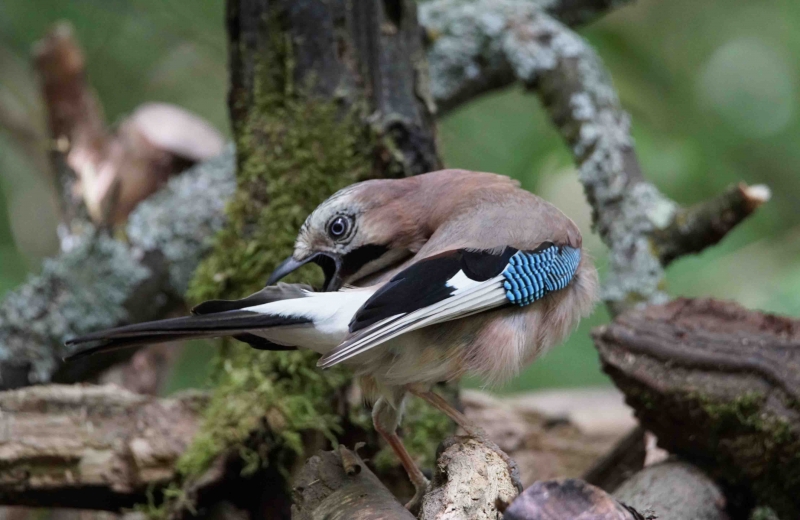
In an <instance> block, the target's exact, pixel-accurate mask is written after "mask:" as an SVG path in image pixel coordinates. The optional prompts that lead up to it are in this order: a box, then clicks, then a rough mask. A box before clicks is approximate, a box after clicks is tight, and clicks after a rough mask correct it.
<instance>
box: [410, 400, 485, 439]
mask: <svg viewBox="0 0 800 520" xmlns="http://www.w3.org/2000/svg"><path fill="white" fill-rule="evenodd" d="M408 391H409V392H411V393H412V394H414V395H416V396H417V397H419V398H420V399H422V400H423V401H425V402H426V403H428V404H429V405H431V406H433V407H434V408H436V409H437V410H439V411H440V412H442V413H443V414H445V415H446V416H448V417H449V418H451V419H453V421H454V422H455V423H456V424H457V425H459V426H461V429H463V430H464V431H465V432H467V435H469V436H470V437H475V438H476V439H478V440H481V441H483V440H484V439H485V438H486V434H485V433H484V432H483V430H481V429H480V428H478V427H477V426H475V425H474V424H472V422H471V421H470V420H469V419H467V416H466V415H464V414H463V413H461V412H460V411H458V410H456V409H455V408H453V405H451V404H450V403H448V402H447V399H445V398H444V397H442V396H440V395H439V394H437V393H435V392H434V391H433V390H425V391H421V390H417V389H415V388H413V387H410V388H409V389H408Z"/></svg>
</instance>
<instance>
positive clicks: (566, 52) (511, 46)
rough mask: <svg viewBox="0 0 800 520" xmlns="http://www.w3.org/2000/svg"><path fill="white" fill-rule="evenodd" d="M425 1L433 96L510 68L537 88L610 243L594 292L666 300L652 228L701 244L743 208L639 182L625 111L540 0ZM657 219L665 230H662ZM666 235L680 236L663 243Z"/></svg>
mask: <svg viewBox="0 0 800 520" xmlns="http://www.w3.org/2000/svg"><path fill="white" fill-rule="evenodd" d="M424 5H425V8H424V10H423V11H422V14H421V18H422V21H423V23H424V24H425V26H426V27H427V28H428V30H429V31H430V32H431V33H432V35H433V36H432V43H431V46H430V49H429V51H428V61H429V67H430V71H431V78H432V87H431V89H432V92H433V95H434V99H435V100H436V101H437V103H441V104H442V105H444V106H445V107H447V106H450V105H452V104H454V103H457V102H461V101H463V100H464V99H466V98H468V97H470V96H472V95H475V94H476V93H479V92H482V91H483V90H485V87H486V86H487V85H490V84H492V83H493V82H494V81H495V79H496V78H497V77H498V74H500V75H507V74H508V71H509V70H510V71H511V73H512V74H513V77H514V78H516V80H517V81H519V82H522V83H523V84H525V85H526V86H528V87H529V88H531V89H533V90H535V91H536V92H537V93H538V94H539V96H540V97H541V99H542V102H543V104H544V106H545V108H546V110H547V111H548V113H549V114H550V117H551V119H552V121H553V123H554V124H555V126H556V128H557V129H558V130H559V132H560V133H561V134H562V136H563V137H564V139H565V140H566V142H567V144H568V145H569V146H570V149H571V150H572V153H573V156H574V159H575V162H576V164H577V165H578V169H579V177H580V180H581V183H582V184H583V186H584V190H585V192H586V196H587V199H588V201H589V203H590V204H591V206H592V208H593V217H594V218H593V220H594V226H595V229H596V231H597V232H598V234H599V235H600V237H601V238H602V240H603V242H604V243H605V244H606V246H607V247H608V249H609V267H610V269H609V273H608V277H607V279H606V282H605V284H604V287H603V299H604V300H605V301H606V302H607V304H608V305H609V307H610V308H611V310H612V312H613V313H617V312H620V311H622V310H624V309H626V308H629V307H631V306H635V305H637V304H639V303H663V302H665V301H666V300H667V295H666V293H665V291H664V285H665V283H664V266H663V263H662V257H660V256H659V255H658V254H655V253H654V250H655V249H656V248H657V246H656V245H655V244H654V241H655V236H656V235H659V236H660V237H661V240H662V241H661V242H660V243H659V246H660V247H661V249H662V250H664V251H672V253H670V254H673V253H676V252H678V250H680V252H681V253H688V252H694V251H698V250H700V249H702V247H705V246H708V245H710V243H700V241H698V237H702V240H712V241H718V240H719V239H720V238H721V236H722V234H724V233H725V232H727V231H728V230H730V229H731V228H732V227H733V226H734V225H735V224H736V223H738V222H739V221H740V220H741V219H743V218H744V217H746V216H747V214H749V212H746V211H732V212H730V213H728V214H726V216H724V217H720V218H716V219H714V218H710V217H709V216H708V211H707V210H708V209H710V208H714V207H715V204H716V203H715V204H710V205H706V206H704V210H703V211H702V212H700V214H703V215H705V216H702V217H701V216H699V215H700V214H699V213H698V212H697V211H690V210H681V209H680V207H679V206H678V204H677V203H675V202H673V201H672V200H670V199H668V198H667V197H665V196H664V195H663V194H662V193H661V192H660V191H659V190H658V189H657V188H656V187H655V186H654V185H653V184H651V183H649V182H646V181H645V180H644V178H643V177H642V174H641V170H640V166H639V161H638V159H637V157H636V153H635V150H634V148H633V140H632V138H631V136H630V118H629V116H628V115H627V114H626V113H625V112H624V111H623V110H622V108H621V106H620V102H619V99H618V97H617V93H616V91H615V89H614V87H613V85H612V82H611V78H610V77H609V75H608V73H607V71H606V70H605V67H604V66H603V64H602V62H601V60H600V58H599V57H598V56H597V54H596V53H595V52H594V50H593V49H592V48H591V47H590V46H589V44H588V43H587V42H586V41H585V40H583V39H582V38H581V37H580V36H578V35H577V34H576V33H575V32H573V31H572V30H571V29H569V28H568V27H567V26H566V25H564V24H563V23H561V22H559V21H557V20H555V19H554V18H553V17H551V16H549V15H548V14H547V13H546V12H545V11H543V10H542V9H541V7H540V6H539V5H537V4H534V3H531V2H528V1H526V0H499V1H498V0H474V1H471V2H461V1H458V0H440V1H435V2H430V3H426V4H424ZM498 71H500V73H498ZM745 191H747V190H745ZM751 191H752V189H751ZM760 191H761V190H760V189H759V190H756V193H755V195H756V196H758V195H759V193H758V192H760ZM716 207H717V208H719V206H718V205H717V206H716ZM724 209H726V210H729V209H730V205H729V206H728V207H727V208H724ZM687 211H689V213H687ZM687 214H688V215H691V216H692V222H693V225H692V226H688V227H687V226H684V225H683V224H682V222H683V219H684V217H686V215H687ZM720 221H724V222H725V224H724V225H719V222H720ZM665 229H669V230H671V231H670V232H669V233H666V234H665V233H661V231H662V230H665ZM667 237H669V238H670V240H671V241H673V242H675V243H676V244H681V245H678V246H673V245H672V244H665V243H664V240H666V239H667ZM689 242H691V243H692V246H691V247H688V246H687V245H686V244H687V243H689ZM712 243H713V242H712Z"/></svg>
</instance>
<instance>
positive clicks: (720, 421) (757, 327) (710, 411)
mask: <svg viewBox="0 0 800 520" xmlns="http://www.w3.org/2000/svg"><path fill="white" fill-rule="evenodd" d="M594 340H595V344H596V346H597V348H598V350H599V352H600V357H601V360H602V362H603V367H604V369H605V370H606V372H607V373H608V374H609V375H610V376H611V377H612V378H613V379H614V382H615V383H616V384H617V386H618V387H619V388H620V389H621V390H622V391H623V392H624V393H625V395H626V396H627V401H628V403H629V404H630V405H631V406H632V407H633V408H634V409H635V410H636V415H637V417H638V418H639V420H640V421H641V422H642V425H643V426H644V427H645V428H646V429H648V430H650V431H652V432H653V433H654V434H655V435H656V436H657V438H658V442H659V445H661V446H662V447H664V448H665V449H667V450H668V451H669V452H670V453H674V454H677V455H679V456H680V457H681V458H682V459H684V460H686V461H688V462H691V463H693V464H695V465H697V466H698V467H700V468H702V469H703V470H705V471H706V472H707V473H708V474H709V475H710V476H711V477H712V478H715V479H718V480H719V481H720V482H722V483H724V484H726V485H727V487H728V489H729V498H730V499H731V500H732V505H733V506H734V507H736V508H743V509H745V508H747V507H749V506H752V505H753V503H755V502H757V503H759V504H763V505H768V506H770V507H772V508H773V509H774V510H775V511H776V512H777V513H778V514H779V515H780V516H781V517H786V518H795V517H797V515H798V513H800V498H798V495H797V493H796V491H797V489H799V488H800V477H798V475H800V459H798V457H797V453H798V447H800V408H798V403H800V399H798V398H800V369H798V367H800V348H798V347H800V321H798V320H792V319H789V318H783V317H779V316H773V315H768V314H763V313H759V312H755V311H749V310H746V309H744V308H742V307H740V306H739V305H736V304H734V303H727V302H719V301H714V300H704V299H700V300H687V299H679V300H676V301H674V302H671V303H669V304H667V305H664V306H652V307H649V308H647V309H644V310H640V311H632V312H629V313H626V314H624V315H622V316H620V317H619V318H617V319H616V320H615V321H614V322H613V323H612V324H610V325H608V326H604V327H600V328H599V329H597V330H596V331H595V332H594Z"/></svg>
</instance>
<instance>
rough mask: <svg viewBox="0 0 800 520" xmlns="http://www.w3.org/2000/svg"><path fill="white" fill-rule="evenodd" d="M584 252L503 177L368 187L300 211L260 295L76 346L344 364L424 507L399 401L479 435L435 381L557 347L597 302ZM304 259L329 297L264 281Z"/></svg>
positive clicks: (446, 177)
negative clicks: (226, 340)
mask: <svg viewBox="0 0 800 520" xmlns="http://www.w3.org/2000/svg"><path fill="white" fill-rule="evenodd" d="M581 247H582V240H581V234H580V231H579V230H578V228H577V226H576V225H575V223H574V222H572V220H570V219H569V218H568V217H567V216H566V215H564V214H563V213H562V212H561V211H559V210H558V209H557V208H556V207H555V206H553V205H551V204H549V203H548V202H546V201H544V200H542V199H541V198H539V197H537V196H536V195H533V194H531V193H529V192H527V191H525V190H522V189H521V188H520V187H519V185H518V183H516V182H515V181H512V180H511V179H509V178H507V177H503V176H500V175H495V174H491V173H477V172H469V171H464V170H442V171H439V172H433V173H428V174H425V175H420V176H417V177H412V178H406V179H394V180H373V181H366V182H363V183H360V184H356V185H353V186H350V187H348V188H345V189H344V190H341V191H339V192H337V193H336V194H334V195H333V196H331V197H330V198H329V199H328V200H326V201H325V202H323V203H322V204H320V206H319V207H318V208H317V209H316V210H315V211H314V212H313V213H312V214H311V215H309V217H308V219H307V220H306V222H305V223H304V224H303V226H302V228H301V229H300V231H299V233H298V237H297V241H296V243H295V249H294V253H293V255H292V256H291V257H290V258H289V259H287V261H286V262H284V263H283V264H281V265H280V266H279V267H278V268H277V269H276V271H275V272H274V273H273V275H272V277H270V280H269V282H268V285H269V286H268V287H266V288H265V289H264V290H263V291H261V292H259V293H257V294H255V295H252V296H250V297H249V298H247V299H245V300H239V301H235V302H222V301H212V302H206V303H204V304H202V305H200V306H198V307H197V308H196V309H195V312H196V314H197V316H193V317H189V318H179V319H177V320H167V321H162V322H154V323H150V324H141V325H133V326H129V327H123V328H120V329H115V330H112V331H105V332H100V333H97V334H93V335H90V336H87V337H84V338H78V339H77V340H74V341H73V342H72V343H86V342H99V345H97V346H95V347H94V348H92V349H89V351H88V352H90V353H91V352H97V351H103V350H108V349H112V348H119V347H124V346H129V345H131V344H138V343H146V342H153V341H160V340H164V339H169V338H174V337H175V336H180V337H187V336H191V337H207V336H217V335H233V336H236V337H237V338H239V339H241V340H242V341H246V342H248V343H250V344H251V345H253V346H254V347H256V348H268V349H269V348H272V349H276V350H280V349H286V348H307V349H311V350H315V351H317V352H319V353H320V354H322V358H321V359H320V363H319V364H320V366H322V367H328V366H332V365H335V364H339V363H344V364H346V365H348V366H350V367H352V369H353V371H354V372H355V374H356V376H358V377H359V379H360V381H361V383H362V387H363V389H364V391H365V394H366V395H368V396H369V397H371V398H372V399H374V400H375V405H374V408H373V420H374V423H375V428H376V430H377V431H378V432H380V433H381V435H383V436H384V438H385V439H386V440H387V442H388V443H389V444H390V445H391V446H392V448H393V449H394V450H395V452H396V453H397V454H398V456H399V457H400V459H401V461H402V462H403V465H404V466H405V468H406V470H407V471H408V473H409V476H410V478H411V479H412V481H413V483H414V485H415V486H416V488H417V494H416V496H415V499H414V500H419V499H420V498H421V497H422V494H423V492H424V491H425V488H426V485H427V481H426V480H425V477H424V476H423V475H422V473H421V472H420V471H419V469H418V468H416V466H415V465H414V464H413V462H412V461H411V458H410V457H409V456H408V453H406V451H405V448H403V445H402V443H401V442H400V439H399V438H398V437H397V435H396V433H395V431H396V429H397V426H398V424H399V422H400V418H401V416H402V411H403V405H404V402H405V399H406V396H407V394H408V393H412V394H414V395H417V396H419V397H421V398H423V399H425V400H427V401H428V402H429V403H431V404H432V405H434V406H436V407H437V408H439V409H440V410H442V411H443V412H445V413H447V414H448V415H450V417H452V418H453V419H454V420H455V421H457V422H458V423H459V424H460V425H462V426H463V427H464V428H465V429H467V431H469V432H472V433H474V434H475V435H480V434H479V433H478V432H476V431H475V430H474V428H472V427H471V426H470V425H469V424H468V422H467V421H466V419H465V418H464V417H463V416H462V415H461V414H460V413H459V412H458V411H456V410H454V409H452V408H451V407H449V405H447V403H446V402H444V401H443V400H442V399H441V398H440V397H438V396H436V395H435V394H433V393H432V392H431V387H432V386H433V385H434V384H436V383H438V382H441V381H447V380H452V379H456V378H459V377H461V376H462V375H464V374H466V373H475V374H478V375H480V376H482V377H483V378H484V379H485V380H486V381H487V382H490V383H495V382H499V381H502V380H505V379H508V378H509V377H513V376H514V375H516V374H517V373H518V372H519V370H520V369H521V368H522V367H524V366H525V365H527V364H528V363H530V362H531V361H533V360H534V359H535V358H536V357H537V356H538V355H539V354H541V353H542V352H544V351H545V350H547V349H549V348H551V347H553V346H554V345H556V344H558V343H560V342H561V341H563V340H564V338H565V337H566V336H567V335H568V334H569V332H570V331H571V330H572V329H573V328H574V327H575V326H576V325H577V323H578V322H579V320H580V319H581V318H582V317H583V316H586V315H587V314H588V313H589V312H590V311H591V309H592V307H593V305H594V302H595V300H596V298H597V274H596V271H595V269H594V267H593V266H592V263H591V261H590V260H589V258H588V256H587V255H586V254H585V253H582V251H581ZM312 261H313V262H317V263H318V264H320V266H321V267H322V268H323V270H324V271H325V273H326V282H325V289H327V290H328V291H330V292H323V293H313V292H310V291H306V290H304V289H303V288H300V287H298V286H290V285H284V284H279V285H277V286H272V284H273V283H274V282H276V281H277V280H278V279H280V278H281V277H283V276H285V275H286V274H288V273H289V272H291V271H293V270H294V269H297V268H298V267H299V266H301V265H303V264H305V263H307V262H312ZM345 284H346V288H342V287H344V286H345Z"/></svg>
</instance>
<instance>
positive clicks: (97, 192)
mask: <svg viewBox="0 0 800 520" xmlns="http://www.w3.org/2000/svg"><path fill="white" fill-rule="evenodd" d="M34 57H35V67H36V70H37V72H38V74H39V77H40V81H41V83H42V94H43V97H44V104H45V107H46V108H47V114H48V120H49V127H50V137H51V139H52V143H53V145H52V151H51V154H50V155H51V161H52V163H53V166H54V169H55V171H56V176H57V180H58V185H59V188H60V190H61V195H62V197H61V198H62V210H63V211H62V212H63V228H64V229H62V230H61V235H62V240H63V239H65V238H66V239H69V238H70V237H71V236H79V235H81V234H83V232H84V229H85V228H86V227H87V225H88V222H87V218H86V217H87V215H86V214H87V213H88V217H90V218H91V221H92V222H93V223H94V224H96V225H99V226H111V225H120V224H122V223H124V222H125V220H126V219H127V217H128V215H129V214H130V212H131V211H132V210H133V209H134V208H135V207H136V205H137V204H139V202H141V201H142V200H144V199H146V198H147V197H149V196H150V195H151V194H152V193H154V192H155V191H157V190H158V189H159V188H160V187H161V186H162V185H163V184H164V183H165V182H166V180H167V178H169V177H170V176H172V175H174V174H176V173H180V172H181V171H183V170H184V169H186V168H187V167H188V166H190V165H193V164H195V163H196V162H198V161H202V160H207V159H210V158H212V157H214V156H216V155H219V153H220V152H221V151H222V148H223V146H224V141H223V139H222V136H221V135H220V134H219V132H217V131H216V130H215V129H214V128H213V127H212V126H211V125H209V124H208V123H207V122H206V121H204V120H203V119H201V118H200V117H198V116H196V115H194V114H191V113H189V112H187V111H186V110H183V109H182V108H180V107H177V106H173V105H169V104H166V103H146V104H144V105H142V106H140V107H138V108H137V109H136V110H135V111H134V113H133V114H131V115H130V116H129V117H127V118H126V119H124V120H123V121H122V122H121V123H120V125H119V127H118V128H116V129H115V130H114V131H113V132H112V131H110V130H108V129H107V128H106V124H105V120H104V118H103V110H102V105H101V103H100V100H99V99H98V98H97V94H96V93H95V91H94V89H93V88H92V86H91V84H90V83H89V81H88V79H87V74H86V60H85V58H84V55H83V51H82V50H81V47H80V45H79V44H78V42H77V40H76V39H75V37H74V35H73V31H72V27H71V26H70V25H69V24H68V23H66V22H62V23H59V24H57V25H56V26H55V27H54V28H53V29H52V30H51V31H50V32H49V33H48V34H47V35H46V36H45V37H44V38H43V39H42V40H41V41H40V42H38V43H37V44H36V45H35V46H34Z"/></svg>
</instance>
